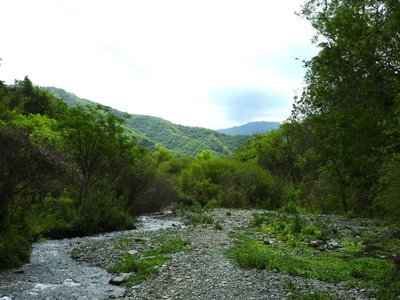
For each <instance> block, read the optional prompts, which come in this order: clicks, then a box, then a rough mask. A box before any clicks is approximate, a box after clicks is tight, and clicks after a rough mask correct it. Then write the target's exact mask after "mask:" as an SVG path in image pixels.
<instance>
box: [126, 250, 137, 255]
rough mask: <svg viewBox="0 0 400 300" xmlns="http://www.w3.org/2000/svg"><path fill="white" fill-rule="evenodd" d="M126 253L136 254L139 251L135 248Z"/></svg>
mask: <svg viewBox="0 0 400 300" xmlns="http://www.w3.org/2000/svg"><path fill="white" fill-rule="evenodd" d="M128 253H129V254H130V255H136V254H138V253H139V251H137V250H129V251H128Z"/></svg>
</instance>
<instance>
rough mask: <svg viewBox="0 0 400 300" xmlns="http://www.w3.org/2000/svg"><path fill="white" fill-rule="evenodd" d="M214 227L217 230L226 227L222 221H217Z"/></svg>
mask: <svg viewBox="0 0 400 300" xmlns="http://www.w3.org/2000/svg"><path fill="white" fill-rule="evenodd" d="M214 229H216V230H223V229H224V228H223V227H222V225H221V223H219V222H216V223H215V224H214Z"/></svg>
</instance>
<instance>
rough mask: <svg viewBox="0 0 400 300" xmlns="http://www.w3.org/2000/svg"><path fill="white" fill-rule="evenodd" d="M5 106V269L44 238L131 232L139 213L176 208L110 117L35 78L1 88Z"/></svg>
mask: <svg viewBox="0 0 400 300" xmlns="http://www.w3.org/2000/svg"><path fill="white" fill-rule="evenodd" d="M0 106H1V108H2V109H1V116H0V144H1V151H0V253H1V255H0V267H8V266H14V265H18V264H21V263H22V262H23V261H25V260H26V259H27V258H29V247H30V243H31V242H32V241H33V240H34V239H36V238H38V237H40V236H44V237H66V236H75V235H84V234H92V233H96V232H101V231H108V230H115V229H124V228H131V227H133V226H134V217H135V215H136V214H137V213H138V212H140V211H146V210H152V209H153V210H154V209H157V208H158V207H159V206H160V205H161V204H162V203H163V201H168V200H169V199H172V200H175V198H176V196H174V191H172V189H171V188H169V184H167V183H166V182H167V179H166V176H165V175H164V173H163V172H162V171H160V170H158V169H157V161H156V159H155V158H154V157H153V156H152V155H151V154H150V153H149V152H148V151H147V150H146V149H144V148H142V147H140V146H138V145H137V143H136V141H135V140H134V139H133V138H132V136H131V135H130V134H129V132H128V131H126V130H125V127H124V124H125V121H124V120H123V119H122V118H119V117H117V116H115V115H114V114H113V113H111V112H110V111H109V109H107V108H105V107H102V106H87V107H79V106H78V107H73V108H68V107H67V106H66V105H65V104H64V102H63V101H61V100H60V99H58V98H56V97H54V96H52V95H51V94H49V93H47V92H45V91H43V90H42V89H39V88H37V87H35V86H33V84H32V83H31V81H30V80H29V78H25V79H24V80H22V81H17V82H16V83H15V85H13V86H11V87H10V86H5V85H4V84H3V83H0ZM166 185H167V187H165V186H166ZM155 195H162V196H164V199H165V200H159V199H157V201H155V198H156V197H155ZM174 197H175V198H174Z"/></svg>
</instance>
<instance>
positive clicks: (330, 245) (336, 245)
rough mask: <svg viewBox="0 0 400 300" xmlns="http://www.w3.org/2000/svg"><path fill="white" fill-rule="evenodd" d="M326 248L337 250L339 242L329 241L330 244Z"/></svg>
mask: <svg viewBox="0 0 400 300" xmlns="http://www.w3.org/2000/svg"><path fill="white" fill-rule="evenodd" d="M328 246H329V247H330V248H331V249H332V248H339V247H340V245H339V242H338V241H337V240H335V239H332V240H330V242H329V243H328Z"/></svg>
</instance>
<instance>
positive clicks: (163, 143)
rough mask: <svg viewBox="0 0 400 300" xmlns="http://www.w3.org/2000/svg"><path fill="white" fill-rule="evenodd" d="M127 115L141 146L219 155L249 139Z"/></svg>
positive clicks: (74, 102) (75, 101) (72, 101)
mask: <svg viewBox="0 0 400 300" xmlns="http://www.w3.org/2000/svg"><path fill="white" fill-rule="evenodd" d="M45 90H47V91H49V92H51V93H52V94H54V95H56V96H57V97H60V98H61V99H63V100H64V101H65V102H66V103H67V104H68V105H70V106H72V107H75V106H95V105H96V104H95V103H94V102H92V101H89V100H86V99H81V98H78V97H77V96H75V95H74V94H72V93H68V92H66V91H64V90H62V89H59V88H54V87H48V88H45ZM111 111H112V113H113V114H115V115H116V116H118V117H124V116H125V115H126V114H124V113H122V112H120V111H118V110H115V109H112V110H111ZM127 117H128V118H127V120H126V126H127V130H128V131H130V132H131V134H132V135H134V136H135V138H136V139H137V140H138V143H139V144H140V145H143V146H145V147H148V148H150V149H152V150H160V149H168V150H170V151H172V152H173V153H175V154H177V155H181V156H182V155H189V156H195V155H197V154H199V153H201V152H202V151H204V150H207V149H209V150H211V151H213V152H215V153H216V154H218V155H228V154H232V153H233V151H234V150H236V148H238V147H239V145H241V144H242V143H243V142H245V141H247V140H248V139H249V136H246V135H237V136H228V135H226V134H222V133H219V132H217V131H214V130H210V129H206V128H199V127H189V126H182V125H176V124H173V123H171V122H169V121H166V120H163V119H161V118H157V117H152V116H142V115H127Z"/></svg>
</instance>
